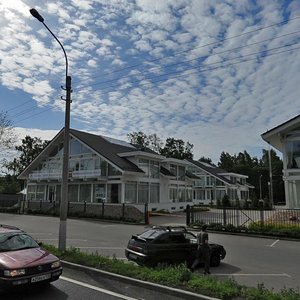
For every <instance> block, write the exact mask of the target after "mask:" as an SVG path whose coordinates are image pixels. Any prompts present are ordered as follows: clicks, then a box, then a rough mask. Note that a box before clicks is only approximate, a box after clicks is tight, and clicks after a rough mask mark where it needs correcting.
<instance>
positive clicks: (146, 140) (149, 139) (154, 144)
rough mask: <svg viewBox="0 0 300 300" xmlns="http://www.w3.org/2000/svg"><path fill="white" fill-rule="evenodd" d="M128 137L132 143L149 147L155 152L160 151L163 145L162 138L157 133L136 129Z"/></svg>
mask: <svg viewBox="0 0 300 300" xmlns="http://www.w3.org/2000/svg"><path fill="white" fill-rule="evenodd" d="M127 138H128V140H129V141H130V143H131V144H133V145H137V146H139V147H141V148H149V149H151V150H152V151H154V152H157V153H159V152H160V149H161V147H162V145H163V143H162V140H161V139H160V138H159V137H158V136H157V134H156V133H153V134H149V135H147V134H145V133H144V132H142V131H138V132H137V131H135V132H132V133H129V134H127Z"/></svg>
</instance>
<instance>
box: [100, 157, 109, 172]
mask: <svg viewBox="0 0 300 300" xmlns="http://www.w3.org/2000/svg"><path fill="white" fill-rule="evenodd" d="M107 167H108V166H107V162H106V161H105V160H102V159H101V165H100V168H101V176H107Z"/></svg>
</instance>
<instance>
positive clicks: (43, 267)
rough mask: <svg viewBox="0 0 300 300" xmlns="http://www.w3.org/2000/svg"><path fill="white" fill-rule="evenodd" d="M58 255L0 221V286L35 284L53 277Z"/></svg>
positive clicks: (59, 271) (58, 265)
mask: <svg viewBox="0 0 300 300" xmlns="http://www.w3.org/2000/svg"><path fill="white" fill-rule="evenodd" d="M61 274H62V266H61V262H60V260H59V258H57V257H56V256H55V255H53V254H51V253H49V252H48V251H46V250H44V249H42V248H41V247H40V245H39V244H38V243H37V242H36V241H35V240H34V239H33V238H32V237H31V236H30V235H28V234H27V233H26V232H24V231H23V230H21V229H19V228H17V227H14V226H9V225H1V224H0V287H1V288H2V289H5V288H9V287H16V286H23V285H32V286H33V285H36V284H38V283H49V282H51V281H54V280H57V279H58V278H59V276H60V275H61Z"/></svg>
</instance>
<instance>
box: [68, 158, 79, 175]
mask: <svg viewBox="0 0 300 300" xmlns="http://www.w3.org/2000/svg"><path fill="white" fill-rule="evenodd" d="M69 171H70V172H73V171H79V160H75V159H70V162H69Z"/></svg>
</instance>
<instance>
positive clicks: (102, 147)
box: [70, 129, 144, 173]
mask: <svg viewBox="0 0 300 300" xmlns="http://www.w3.org/2000/svg"><path fill="white" fill-rule="evenodd" d="M70 134H71V135H73V136H74V137H76V138H77V139H78V140H80V141H81V142H83V143H84V144H86V145H87V146H89V147H90V148H92V149H93V150H94V151H95V152H97V153H99V154H100V155H101V156H103V157H104V158H106V159H107V160H108V161H110V162H111V163H113V164H114V165H115V166H117V167H119V168H120V169H121V170H123V171H130V172H138V173H144V172H143V171H142V170H141V169H140V168H138V167H137V166H136V165H135V164H134V163H132V162H131V161H129V160H128V159H126V158H123V157H120V156H118V153H124V152H133V151H134V152H135V151H137V149H136V147H134V146H133V145H131V144H128V143H126V142H124V143H117V142H113V141H117V140H113V139H110V138H106V137H103V136H100V135H96V134H91V133H87V132H83V131H79V130H75V129H70ZM126 144H127V145H126Z"/></svg>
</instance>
